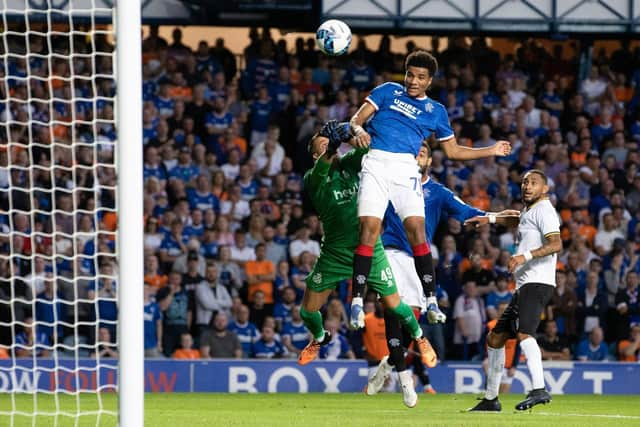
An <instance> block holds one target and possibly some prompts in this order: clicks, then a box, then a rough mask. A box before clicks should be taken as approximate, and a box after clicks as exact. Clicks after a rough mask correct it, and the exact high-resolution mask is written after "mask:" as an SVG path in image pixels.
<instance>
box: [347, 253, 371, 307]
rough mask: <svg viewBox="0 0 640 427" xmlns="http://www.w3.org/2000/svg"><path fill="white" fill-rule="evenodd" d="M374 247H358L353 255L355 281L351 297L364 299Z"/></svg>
mask: <svg viewBox="0 0 640 427" xmlns="http://www.w3.org/2000/svg"><path fill="white" fill-rule="evenodd" d="M372 259H373V246H367V245H358V247H357V248H356V250H355V252H354V255H353V280H352V282H351V297H352V298H357V297H360V298H364V290H365V285H366V284H367V279H368V278H369V272H370V271H371V262H372Z"/></svg>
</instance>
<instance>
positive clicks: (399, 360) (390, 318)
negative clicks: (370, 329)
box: [384, 308, 407, 372]
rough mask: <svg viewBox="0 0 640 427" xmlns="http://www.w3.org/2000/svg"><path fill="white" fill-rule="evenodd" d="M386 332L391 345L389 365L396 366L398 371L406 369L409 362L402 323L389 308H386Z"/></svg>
mask: <svg viewBox="0 0 640 427" xmlns="http://www.w3.org/2000/svg"><path fill="white" fill-rule="evenodd" d="M384 333H385V336H386V338H387V347H389V365H391V366H395V368H396V371H397V372H400V371H404V370H405V369H407V363H406V361H405V359H404V347H403V346H402V325H401V324H400V320H399V319H398V318H397V317H396V316H395V314H393V312H392V311H391V310H390V309H388V308H385V310H384Z"/></svg>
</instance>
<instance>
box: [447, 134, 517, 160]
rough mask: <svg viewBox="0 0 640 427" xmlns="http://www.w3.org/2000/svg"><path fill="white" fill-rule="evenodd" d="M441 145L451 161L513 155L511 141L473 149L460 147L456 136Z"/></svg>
mask: <svg viewBox="0 0 640 427" xmlns="http://www.w3.org/2000/svg"><path fill="white" fill-rule="evenodd" d="M440 144H441V145H442V149H443V150H444V153H445V154H446V155H447V157H449V158H450V159H451V160H476V159H482V158H484V157H491V156H498V157H504V156H508V155H509V154H511V143H510V142H509V141H498V142H496V143H495V144H493V145H492V146H490V147H484V148H471V147H465V146H463V145H459V144H458V141H457V139H456V137H455V136H454V137H451V138H449V139H447V140H444V141H441V142H440Z"/></svg>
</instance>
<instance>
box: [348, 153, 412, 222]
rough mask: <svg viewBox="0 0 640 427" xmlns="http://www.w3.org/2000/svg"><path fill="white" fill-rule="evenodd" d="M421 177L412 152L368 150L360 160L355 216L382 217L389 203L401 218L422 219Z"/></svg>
mask: <svg viewBox="0 0 640 427" xmlns="http://www.w3.org/2000/svg"><path fill="white" fill-rule="evenodd" d="M421 178H422V177H421V175H420V170H419V168H418V163H417V162H416V159H415V157H414V156H413V155H411V154H408V153H390V152H388V151H381V150H370V151H369V152H368V153H367V154H366V155H365V156H364V158H363V160H362V174H361V178H360V190H359V191H358V216H359V217H361V216H374V217H376V218H380V219H382V218H383V217H384V213H385V211H386V210H387V206H388V204H389V202H391V203H392V204H393V207H394V208H395V210H396V212H397V213H398V215H399V216H400V219H401V220H402V221H404V220H405V218H408V217H410V216H420V217H423V218H424V198H423V196H422V183H421Z"/></svg>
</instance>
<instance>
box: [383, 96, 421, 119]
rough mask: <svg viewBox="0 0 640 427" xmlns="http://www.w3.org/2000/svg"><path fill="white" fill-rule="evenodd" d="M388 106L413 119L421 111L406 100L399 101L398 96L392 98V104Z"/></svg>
mask: <svg viewBox="0 0 640 427" xmlns="http://www.w3.org/2000/svg"><path fill="white" fill-rule="evenodd" d="M389 108H390V109H391V110H393V111H397V112H399V113H402V114H404V115H405V116H407V117H409V118H410V119H413V120H416V116H419V115H420V114H422V111H420V109H419V108H418V107H416V106H414V105H411V104H409V103H408V102H404V101H401V100H399V99H398V98H394V99H393V105H392V106H390V107H389Z"/></svg>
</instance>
